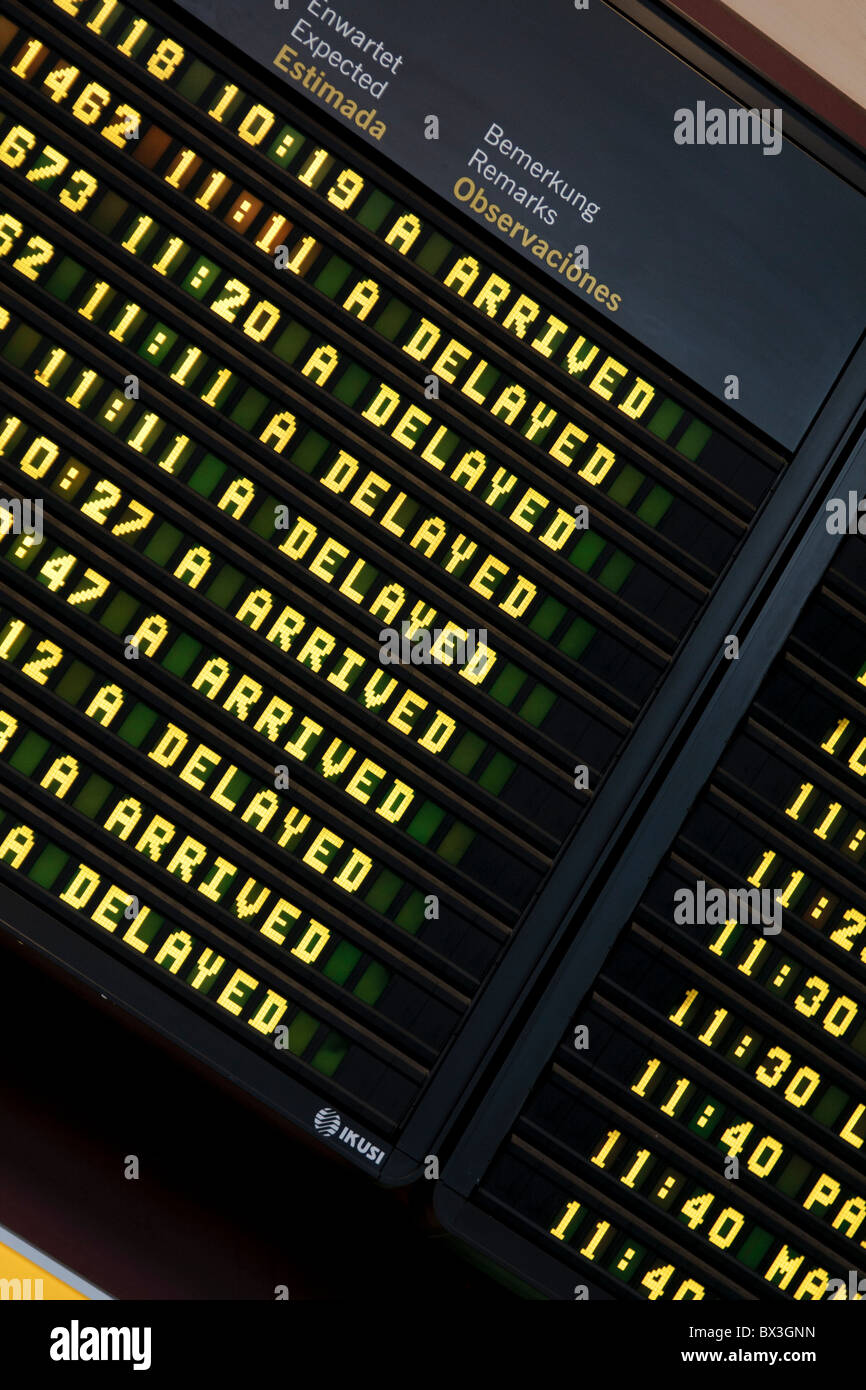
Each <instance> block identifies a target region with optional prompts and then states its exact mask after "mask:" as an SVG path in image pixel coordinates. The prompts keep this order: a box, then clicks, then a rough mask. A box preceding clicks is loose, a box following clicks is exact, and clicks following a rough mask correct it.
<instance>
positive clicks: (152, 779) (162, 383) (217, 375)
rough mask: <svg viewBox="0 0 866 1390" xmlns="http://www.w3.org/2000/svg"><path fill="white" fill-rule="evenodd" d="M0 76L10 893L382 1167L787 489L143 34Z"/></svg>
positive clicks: (561, 314)
mask: <svg viewBox="0 0 866 1390" xmlns="http://www.w3.org/2000/svg"><path fill="white" fill-rule="evenodd" d="M0 65H2V67H3V69H4V71H5V75H6V82H5V91H4V97H3V99H2V102H0V166H2V171H3V175H4V193H3V198H2V203H0V357H2V360H3V364H4V378H5V384H4V387H3V390H2V400H0V479H2V487H3V489H4V491H5V494H6V499H7V513H8V516H7V517H6V519H4V522H3V528H2V529H3V535H2V537H0V659H2V662H3V683H2V693H3V700H2V712H0V720H2V730H3V733H2V740H3V748H2V752H0V757H2V758H3V760H4V765H5V767H6V769H7V771H8V781H7V782H6V783H5V785H4V790H3V792H2V796H0V811H2V816H3V819H2V822H0V863H2V866H3V868H2V872H3V874H4V876H6V877H7V879H8V881H9V882H10V884H16V883H24V884H25V885H26V891H27V893H28V894H29V895H31V896H32V897H33V898H34V899H35V900H38V901H39V902H40V903H43V904H45V905H50V907H51V910H52V911H53V912H54V913H56V914H57V915H58V916H60V917H61V918H62V920H64V921H67V922H69V923H70V925H73V924H74V927H75V929H76V930H79V931H82V932H84V933H86V934H89V935H90V937H91V938H92V939H96V940H99V941H101V942H102V943H103V944H104V945H105V947H106V949H111V950H115V951H117V952H118V953H119V954H121V955H123V956H124V957H126V958H128V959H129V960H131V961H135V963H136V964H137V966H138V967H139V968H140V969H146V970H147V971H148V972H149V973H150V974H151V976H152V977H153V978H155V979H159V980H160V981H162V982H163V983H164V985H165V987H166V988H168V989H171V990H172V991H174V992H175V993H177V994H178V995H179V996H181V997H185V998H187V999H189V1000H194V1002H195V1004H196V1007H198V1008H201V1009H202V1010H203V1011H204V1012H207V1013H209V1014H210V1015H211V1016H212V1017H215V1018H219V1019H220V1021H221V1023H222V1024H224V1025H225V1026H226V1027H228V1028H230V1029H232V1030H234V1032H235V1034H236V1036H242V1037H243V1038H244V1039H245V1041H246V1042H247V1043H248V1044H249V1045H251V1046H253V1047H255V1048H257V1049H258V1050H259V1051H260V1053H261V1054H262V1055H265V1056H267V1057H269V1058H270V1059H271V1060H272V1061H274V1062H275V1064H276V1065H279V1066H284V1067H285V1068H287V1069H289V1070H292V1071H293V1072H294V1073H295V1074H297V1075H301V1076H307V1075H308V1076H309V1077H311V1078H312V1080H311V1084H312V1085H314V1086H318V1089H319V1090H320V1091H321V1088H322V1080H321V1079H322V1078H327V1081H328V1086H329V1087H331V1088H332V1089H331V1090H329V1091H328V1094H329V1095H330V1094H333V1095H334V1096H336V1097H338V1098H340V1099H341V1100H343V1101H345V1100H346V1098H347V1097H348V1098H350V1101H351V1104H352V1105H353V1106H354V1108H355V1113H357V1114H359V1115H360V1116H362V1117H364V1118H366V1119H367V1120H368V1121H369V1122H370V1123H371V1124H375V1125H376V1126H377V1128H378V1130H379V1132H381V1133H383V1134H387V1135H390V1136H393V1135H394V1134H395V1133H397V1132H398V1131H399V1127H400V1125H401V1123H402V1122H403V1121H404V1120H405V1118H406V1116H407V1114H408V1113H409V1112H410V1111H411V1108H412V1105H413V1104H414V1102H415V1101H416V1099H417V1097H418V1095H419V1093H420V1091H421V1090H422V1088H423V1086H424V1085H425V1082H426V1079H427V1077H428V1076H429V1074H430V1072H431V1070H432V1069H433V1067H434V1066H435V1064H436V1062H437V1059H438V1058H439V1057H440V1056H441V1055H442V1052H443V1051H444V1050H445V1049H446V1048H447V1047H448V1046H449V1044H450V1043H451V1041H452V1040H453V1038H454V1037H455V1036H456V1035H457V1033H458V1032H459V1029H460V1026H461V1023H462V1020H463V1019H464V1018H465V1016H466V1013H467V1011H468V1010H469V1009H470V1008H471V1006H472V1002H473V999H474V998H475V997H476V996H477V994H478V992H479V990H480V989H481V988H482V986H483V984H484V982H485V980H486V979H488V978H489V976H490V973H491V971H492V970H493V969H494V968H495V967H496V965H497V963H498V962H499V961H500V960H501V958H502V956H503V953H504V952H505V951H506V950H507V948H508V944H509V941H510V939H511V938H512V936H513V934H514V932H515V931H516V930H518V929H519V924H520V921H521V917H522V914H523V912H524V910H525V909H526V907H527V906H528V904H529V903H530V902H531V900H532V899H533V897H534V895H535V894H536V893H537V891H538V888H539V885H540V884H541V883H542V882H543V880H544V878H545V876H546V875H547V873H548V871H549V869H550V867H551V865H552V863H553V861H554V859H555V857H556V855H557V853H558V851H559V849H560V847H561V846H562V844H563V842H564V841H565V839H566V838H567V836H568V835H569V834H570V833H571V832H572V831H573V829H574V828H575V826H576V825H577V824H578V823H579V821H580V820H581V818H582V816H583V815H584V814H585V813H586V810H587V807H588V806H589V805H590V804H591V795H592V793H593V792H595V791H596V790H597V787H598V785H599V784H600V782H601V780H602V779H603V777H604V776H605V775H606V774H607V773H608V772H609V771H610V769H611V768H612V766H613V764H614V762H615V760H616V758H617V756H618V754H619V752H620V750H621V749H622V747H623V744H624V742H625V740H626V739H627V737H628V735H629V733H630V730H631V729H632V727H633V725H634V723H635V722H636V720H637V719H638V717H639V715H640V714H641V712H642V711H643V710H644V709H645V708H646V706H647V704H648V702H649V701H650V699H651V698H652V696H653V694H654V692H655V691H656V689H657V687H658V686H659V683H660V682H661V681H662V679H663V677H664V675H665V672H666V671H667V669H668V667H669V666H670V663H671V661H672V660H673V658H674V656H675V654H676V652H677V651H678V650H679V648H680V646H681V644H682V643H683V641H684V640H685V638H686V637H687V635H688V633H689V632H690V631H691V629H692V627H693V625H694V623H695V621H696V620H697V618H698V617H699V615H700V613H701V612H702V610H703V608H704V606H705V604H706V602H707V599H708V597H709V595H710V593H711V592H712V591H713V589H714V586H715V584H716V581H717V579H718V577H719V575H720V574H721V572H722V570H723V569H724V567H725V565H726V564H727V563H728V562H729V560H730V559H731V557H732V555H734V554H735V552H736V549H737V546H738V545H739V543H740V542H741V540H742V538H743V536H744V535H745V533H746V530H747V528H748V525H749V523H750V520H751V518H752V517H753V515H754V513H755V511H756V510H757V508H758V507H759V506H760V505H761V503H762V501H763V500H764V498H765V497H766V495H767V494H768V493H769V490H770V488H771V486H772V484H773V482H774V479H775V477H776V476H777V474H778V472H779V471H780V469H781V468H782V466H783V462H784V461H783V460H782V459H781V458H780V457H777V456H773V455H771V454H769V453H768V452H767V451H766V450H764V449H763V448H762V447H761V446H758V445H754V446H751V445H750V446H749V447H748V448H747V447H746V446H745V445H744V444H742V443H741V442H740V432H738V431H737V430H736V429H733V428H732V430H731V431H727V430H725V429H723V428H721V427H718V426H716V427H711V426H710V425H709V424H708V423H707V422H706V421H704V420H703V419H701V418H699V417H698V416H697V415H695V414H694V412H693V411H692V410H691V409H690V408H689V406H688V405H687V404H686V403H685V398H686V395H687V393H685V392H684V396H683V399H682V400H678V399H675V398H674V397H673V396H671V395H669V394H668V391H667V389H666V388H662V387H661V385H660V384H659V382H658V381H657V380H653V374H652V372H651V371H650V370H647V369H644V368H643V367H642V366H640V365H637V364H635V363H633V362H630V361H629V358H628V354H627V353H625V352H621V351H620V350H619V348H617V347H616V346H615V345H614V343H613V340H612V339H611V338H610V336H609V332H608V329H607V327H606V326H605V327H604V328H602V329H599V330H598V331H596V330H595V329H594V328H592V327H591V325H590V324H589V321H588V320H587V321H586V322H584V321H583V320H582V319H581V317H580V315H579V314H578V313H577V312H573V311H570V310H566V309H565V308H562V307H561V306H559V304H558V301H557V303H556V304H551V303H548V302H547V301H546V300H545V299H544V298H536V297H535V295H534V293H530V292H529V289H528V288H527V286H526V284H525V281H524V280H523V279H519V278H514V279H511V278H508V277H506V276H505V275H504V274H502V273H501V272H500V270H499V269H498V268H497V265H498V262H496V261H495V260H491V261H490V263H488V262H487V261H485V259H484V257H483V255H479V254H478V251H477V246H476V243H475V241H474V240H473V239H469V240H468V241H467V244H466V245H460V244H458V243H457V242H456V241H455V240H454V239H453V237H452V236H450V235H448V234H447V233H448V230H449V225H450V224H446V223H444V222H442V223H439V222H437V221H436V218H435V216H433V217H431V216H430V214H429V212H428V211H427V210H426V209H422V208H420V207H418V206H417V205H414V204H413V200H412V198H411V197H408V198H406V200H405V201H403V198H402V197H401V196H399V195H398V190H397V189H396V188H395V186H394V185H393V184H392V183H391V182H390V180H389V178H386V177H385V176H383V177H382V178H381V179H377V178H376V177H375V176H374V175H373V174H372V173H371V172H370V169H369V167H368V165H367V163H366V162H363V161H362V162H359V165H358V167H357V168H356V167H354V166H353V165H350V164H348V163H346V161H345V160H344V159H343V158H342V157H341V155H340V154H339V151H338V150H337V148H336V146H335V148H334V149H333V150H332V149H330V148H328V147H326V145H325V144H323V143H321V141H320V139H319V135H318V134H317V133H316V131H315V130H314V129H313V127H312V126H311V125H310V124H309V123H305V118H304V116H303V113H302V112H300V111H295V110H294V109H293V108H291V109H290V107H291V104H290V102H289V101H288V100H286V99H285V98H282V97H281V98H280V99H279V102H278V103H277V104H268V103H266V102H265V101H264V100H263V99H260V98H259V95H258V94H257V93H255V92H253V91H245V90H243V89H242V88H241V87H240V86H239V85H237V84H236V83H234V82H233V81H232V80H231V79H230V78H228V77H227V76H225V75H224V74H223V73H221V72H220V71H218V70H217V69H216V68H215V67H211V66H210V65H209V64H208V63H207V62H205V61H204V59H203V58H202V56H201V55H200V54H197V53H196V52H195V51H194V49H193V47H192V46H191V45H190V44H189V43H187V42H182V41H181V39H180V38H179V37H177V36H175V35H174V34H172V33H168V32H165V31H163V29H162V28H161V27H160V26H159V24H158V23H155V22H151V20H150V19H149V18H146V17H145V16H144V15H141V14H139V13H138V12H137V11H134V10H133V9H131V8H130V7H128V6H126V5H123V4H120V3H115V0H93V3H91V2H90V0H86V2H85V3H79V2H78V0H63V3H61V0H57V3H55V4H48V3H45V4H38V5H36V6H35V7H33V9H32V10H30V11H29V12H28V13H26V14H25V13H24V12H23V11H22V10H21V8H20V7H19V6H18V5H17V4H16V3H14V0H10V3H8V4H4V5H2V6H0ZM34 497H39V498H41V499H44V508H45V516H44V526H42V527H41V528H40V529H39V532H38V534H37V533H35V532H34V533H24V534H22V532H21V528H20V527H15V526H13V525H12V524H11V521H10V520H9V517H11V515H12V511H11V510H10V509H11V508H12V505H13V503H14V501H15V500H17V501H19V502H20V503H21V504H22V506H25V505H26V503H27V500H28V499H32V498H34ZM383 629H384V630H388V631H391V630H396V629H400V630H402V631H404V632H405V633H406V634H407V636H408V638H409V640H410V641H414V640H416V639H417V638H418V636H419V634H421V633H422V632H425V631H433V632H435V633H436V634H438V635H437V637H436V642H435V644H434V648H433V651H434V654H435V656H436V657H437V658H438V660H437V661H436V662H435V664H432V665H431V664H415V663H412V662H411V661H410V662H408V663H402V664H393V663H388V662H386V661H385V660H384V659H383V657H382V650H381V642H382V630H383ZM470 635H473V636H477V639H478V640H477V641H475V642H474V643H473V645H472V654H471V657H470V658H469V659H468V660H466V661H463V662H460V661H457V660H456V659H455V656H454V653H455V643H458V644H459V643H460V642H462V641H464V640H468V639H469V637H470ZM581 769H582V770H583V773H584V774H585V775H584V776H583V778H582V779H581V778H579V777H578V776H576V774H577V773H578V772H579V771H580V770H581ZM283 1027H285V1028H286V1029H287V1036H288V1044H287V1046H286V1047H285V1048H284V1049H279V1048H278V1047H275V1041H276V1039H277V1036H278V1034H279V1030H280V1029H281V1028H283ZM316 1078H318V1081H317V1080H316Z"/></svg>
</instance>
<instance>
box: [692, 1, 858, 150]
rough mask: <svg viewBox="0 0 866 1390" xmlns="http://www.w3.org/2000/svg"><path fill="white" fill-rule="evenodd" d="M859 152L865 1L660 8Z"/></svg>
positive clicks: (719, 3) (698, 3) (695, 4)
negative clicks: (682, 19) (748, 66)
mask: <svg viewBox="0 0 866 1390" xmlns="http://www.w3.org/2000/svg"><path fill="white" fill-rule="evenodd" d="M665 3H666V4H667V5H668V6H669V7H670V8H671V9H673V10H678V11H679V12H680V13H681V14H683V15H685V16H686V17H687V18H688V19H690V20H692V22H693V23H695V24H697V25H699V26H700V27H701V28H702V29H704V30H706V31H707V33H709V34H711V35H712V36H713V37H714V38H715V39H717V40H718V41H719V42H720V43H722V44H724V45H725V47H727V48H729V49H730V50H731V51H732V52H733V53H735V54H737V55H738V56H739V57H741V58H743V59H745V60H746V62H748V63H750V64H751V66H752V67H753V68H755V69H756V70H757V71H758V72H760V73H762V74H763V76H765V77H766V78H768V79H769V81H771V82H772V83H773V84H774V85H775V86H777V87H779V88H780V89H781V90H782V91H783V92H787V93H788V94H789V95H790V96H792V97H794V98H795V100H796V101H798V102H799V103H800V104H801V105H802V106H804V107H805V108H806V109H807V110H809V111H811V112H813V114H814V115H816V116H818V117H819V118H820V119H821V120H823V121H825V122H827V123H828V124H829V125H831V126H833V127H835V129H836V130H837V131H838V132H839V133H841V134H842V135H843V136H846V137H847V138H848V139H849V140H851V141H854V142H855V143H856V144H858V145H860V146H861V147H863V148H864V149H866V0H665Z"/></svg>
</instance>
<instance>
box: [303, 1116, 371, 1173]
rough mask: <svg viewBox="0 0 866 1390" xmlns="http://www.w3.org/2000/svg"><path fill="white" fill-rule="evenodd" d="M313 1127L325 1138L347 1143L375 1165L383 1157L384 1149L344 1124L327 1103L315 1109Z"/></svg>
mask: <svg viewBox="0 0 866 1390" xmlns="http://www.w3.org/2000/svg"><path fill="white" fill-rule="evenodd" d="M313 1128H314V1129H315V1131H316V1133H317V1134H322V1135H324V1137H325V1138H326V1139H333V1140H334V1141H335V1142H336V1143H338V1144H348V1146H349V1148H350V1149H354V1150H355V1153H359V1154H362V1155H363V1157H364V1158H366V1160H367V1162H368V1163H375V1164H376V1166H377V1167H378V1165H379V1164H380V1163H381V1162H382V1160H383V1158H384V1157H385V1150H384V1149H380V1148H379V1147H378V1145H376V1144H374V1143H373V1142H372V1140H370V1139H364V1138H363V1136H362V1135H360V1134H358V1133H357V1132H356V1131H355V1130H354V1129H350V1128H349V1126H348V1125H344V1124H343V1120H342V1117H341V1116H340V1115H339V1114H338V1113H337V1111H336V1110H332V1109H331V1107H330V1106H329V1105H323V1106H322V1109H321V1110H317V1111H316V1114H315V1116H314V1118H313ZM338 1131H339V1133H338Z"/></svg>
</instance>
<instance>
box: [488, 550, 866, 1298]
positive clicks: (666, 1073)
mask: <svg viewBox="0 0 866 1390" xmlns="http://www.w3.org/2000/svg"><path fill="white" fill-rule="evenodd" d="M864 597H866V539H864V538H863V537H861V536H859V535H857V536H853V537H851V538H850V539H847V540H845V541H844V542H843V544H842V547H841V550H840V551H839V554H838V559H837V560H836V561H835V562H834V563H833V564H832V565H831V567H830V569H829V570H828V572H827V573H826V575H825V577H824V580H823V582H822V583H821V584H820V585H819V587H818V588H817V590H816V591H815V593H814V595H813V597H812V599H811V600H810V601H809V603H808V604H807V606H806V608H805V609H804V610H803V612H802V614H801V616H800V618H799V620H798V622H797V624H796V626H795V628H794V630H793V632H792V634H791V637H790V639H789V641H788V642H787V644H786V646H785V648H784V651H783V653H782V655H781V656H780V657H779V658H778V660H777V661H776V663H775V664H774V665H773V667H772V668H771V670H770V673H769V674H768V676H767V678H766V680H765V682H764V684H763V685H762V686H761V689H760V691H759V693H758V696H757V698H756V700H755V701H754V703H753V705H752V707H751V708H750V710H749V711H748V714H747V716H746V718H745V719H744V720H743V721H742V723H741V725H740V727H739V729H738V731H737V733H736V735H735V737H734V738H733V739H732V740H731V742H730V743H729V744H728V747H727V749H726V751H725V753H724V755H723V756H722V758H721V760H720V762H719V763H718V766H717V767H716V769H715V772H714V773H713V776H712V778H711V779H710V781H709V783H708V784H707V785H706V787H705V788H704V790H703V792H702V794H701V796H700V798H699V800H698V801H697V803H696V804H695V806H694V807H693V808H692V810H691V811H690V812H689V814H688V816H687V818H686V820H685V822H684V823H683V825H682V828H681V831H680V834H679V835H678V837H677V839H676V841H675V842H674V844H673V845H672V846H671V848H670V851H669V853H668V855H667V857H666V858H665V859H664V861H663V863H662V864H661V866H660V868H659V869H658V872H657V873H656V874H655V876H654V878H653V880H652V882H651V883H650V885H649V887H648V888H647V890H646V892H645V893H644V895H643V897H642V900H641V902H640V905H639V906H638V908H637V910H636V912H635V913H634V916H633V919H632V921H631V922H630V924H628V925H627V927H626V929H625V930H624V931H622V933H621V934H620V936H619V937H618V939H617V941H616V945H615V947H614V949H613V951H612V952H611V954H610V955H609V957H608V959H607V960H606V962H605V964H604V967H603V969H602V970H601V972H600V973H599V975H598V976H597V978H596V979H595V981H594V983H593V985H592V988H591V990H590V992H589V994H588V995H587V997H586V998H585V999H584V1001H583V1003H582V1005H581V1007H580V1009H579V1010H578V1011H577V1013H576V1014H575V1016H574V1018H573V1019H572V1022H571V1024H570V1025H569V1028H568V1030H567V1032H566V1034H565V1035H564V1037H563V1038H562V1041H561V1043H560V1046H559V1048H558V1049H557V1051H556V1054H555V1056H554V1057H553V1058H551V1060H550V1064H549V1066H548V1067H547V1068H546V1069H545V1071H544V1072H543V1074H542V1076H541V1077H540V1079H539V1081H538V1082H537V1084H536V1085H535V1087H534V1089H533V1091H532V1094H531V1096H530V1098H529V1100H528V1102H527V1103H526V1104H525V1106H524V1107H523V1109H522V1111H521V1113H520V1116H519V1119H518V1121H517V1122H516V1124H515V1125H514V1127H513V1129H512V1131H511V1133H510V1134H509V1135H508V1137H507V1139H506V1140H505V1142H504V1143H502V1145H501V1146H500V1147H499V1149H498V1152H497V1153H496V1156H495V1158H494V1160H493V1162H492V1164H491V1166H490V1168H489V1170H488V1171H487V1172H486V1173H485V1175H484V1177H483V1179H482V1181H481V1182H480V1184H479V1186H478V1188H477V1191H476V1193H475V1197H474V1201H475V1203H476V1204H477V1205H478V1207H479V1208H480V1209H481V1210H483V1211H484V1212H486V1213H487V1214H489V1215H491V1216H493V1217H495V1218H496V1219H497V1220H498V1221H500V1222H503V1223H505V1224H507V1225H508V1226H509V1227H510V1228H511V1229H512V1230H513V1231H515V1232H519V1233H520V1234H521V1235H522V1236H524V1237H525V1238H527V1239H528V1240H529V1241H530V1242H532V1243H533V1244H534V1245H536V1246H538V1248H540V1249H543V1250H545V1251H546V1253H548V1254H550V1253H553V1254H554V1256H555V1259H556V1260H557V1261H558V1263H559V1265H560V1266H561V1289H560V1293H561V1296H563V1297H570V1296H572V1294H571V1288H572V1286H574V1287H575V1289H577V1288H578V1287H579V1285H580V1284H581V1282H582V1281H585V1280H586V1279H588V1280H589V1281H590V1285H591V1287H592V1288H593V1290H594V1291H595V1293H596V1294H597V1295H600V1296H602V1297H605V1296H606V1297H615V1298H630V1297H634V1298H642V1299H650V1300H654V1299H674V1300H681V1299H731V1298H734V1299H737V1298H759V1299H762V1298H767V1297H785V1298H790V1299H795V1300H814V1299H823V1298H832V1299H843V1300H844V1299H850V1298H855V1299H856V1298H862V1297H863V1294H862V1292H858V1288H859V1281H860V1280H861V1279H862V1278H863V1276H864V1274H866V1254H864V1252H866V1225H864V1222H866V1182H864V1169H863V1154H864V1149H866V873H864V868H863V854H864V849H863V846H864V842H866V797H864V789H863V777H864V776H866V759H864V752H866V692H864V686H866V621H864V618H863V601H864ZM732 886H733V887H732ZM732 893H735V894H736V897H734V896H732ZM747 895H751V896H750V897H748V898H747ZM762 895H763V897H762ZM759 912H763V914H764V915H763V920H761V919H760V918H759V916H758V915H757V914H758V913H759ZM731 1160H734V1162H733V1163H732V1162H731ZM851 1271H854V1272H855V1279H854V1283H853V1286H852V1281H851Z"/></svg>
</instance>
